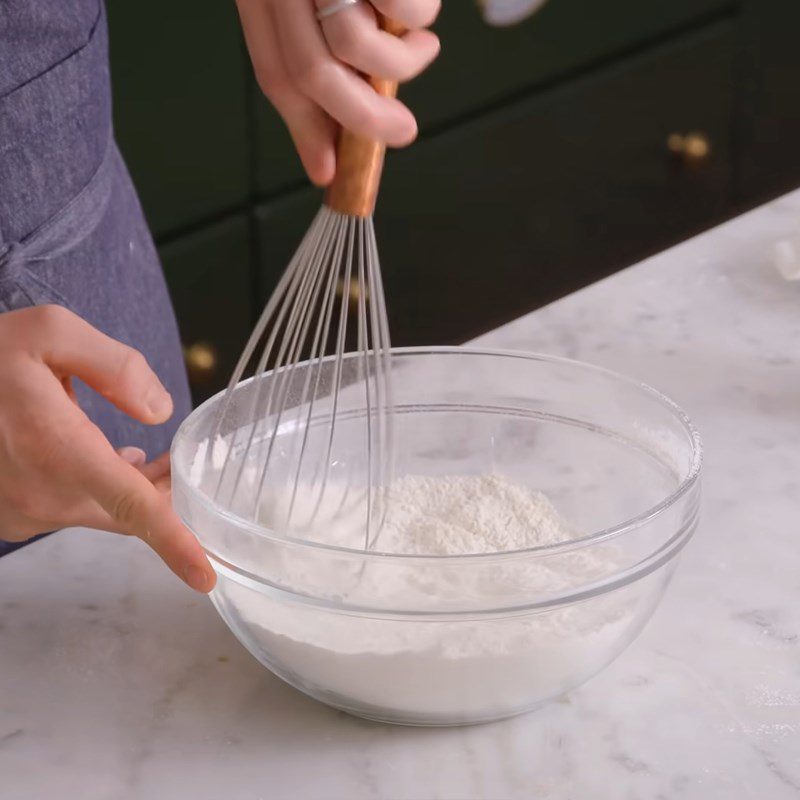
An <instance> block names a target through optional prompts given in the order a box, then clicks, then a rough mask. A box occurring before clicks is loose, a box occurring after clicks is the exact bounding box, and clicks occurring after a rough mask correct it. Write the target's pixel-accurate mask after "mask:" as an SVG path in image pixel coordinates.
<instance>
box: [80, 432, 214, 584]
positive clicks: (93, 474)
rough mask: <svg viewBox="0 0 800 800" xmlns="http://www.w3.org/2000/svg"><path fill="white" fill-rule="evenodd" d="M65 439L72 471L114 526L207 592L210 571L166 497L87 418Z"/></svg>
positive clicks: (182, 577) (177, 573) (176, 572)
mask: <svg viewBox="0 0 800 800" xmlns="http://www.w3.org/2000/svg"><path fill="white" fill-rule="evenodd" d="M67 438H68V439H69V441H68V442H65V444H67V445H68V451H69V452H71V453H72V454H73V455H72V458H71V459H70V460H71V463H72V468H73V470H74V474H75V475H76V477H77V479H78V480H79V482H80V484H81V485H82V486H83V487H84V488H85V490H86V491H87V492H88V493H89V494H90V495H91V497H92V498H94V500H95V501H96V502H97V504H98V505H99V506H100V507H101V508H102V509H103V510H104V511H105V512H106V514H108V516H109V517H111V519H112V520H113V522H114V524H115V527H117V529H118V530H121V531H123V532H125V533H129V534H133V535H135V536H138V537H139V538H140V539H142V540H143V541H144V542H145V543H146V544H148V545H149V546H150V547H152V548H153V550H155V551H156V553H158V555H159V556H160V557H161V558H162V559H163V561H164V562H165V563H166V565H167V566H168V567H169V568H170V569H171V570H172V571H173V572H174V573H175V574H176V575H177V576H178V577H179V578H181V579H182V580H183V581H185V582H186V583H187V584H188V585H189V586H191V587H192V588H193V589H195V590H197V591H199V592H208V591H210V590H211V589H212V588H213V587H214V584H215V582H216V576H215V574H214V570H213V569H212V567H211V564H210V563H209V561H208V559H207V558H206V555H205V553H204V551H203V548H202V547H201V545H200V543H199V542H198V541H197V539H196V538H195V537H194V536H193V535H192V533H191V532H190V531H189V530H188V529H187V528H186V527H185V526H184V525H183V524H182V523H181V521H180V519H179V518H178V516H177V514H176V513H175V512H174V510H173V509H172V506H171V504H170V503H169V500H168V498H167V497H166V496H165V495H164V494H162V493H161V492H159V491H158V490H157V489H156V488H155V487H154V486H153V484H152V483H151V482H150V481H149V480H148V479H147V478H146V477H145V476H144V475H142V473H141V472H139V470H137V469H136V468H135V467H132V466H131V465H130V464H127V463H125V462H124V461H123V460H122V459H121V458H119V457H118V456H117V455H116V453H114V451H113V450H112V449H111V448H110V447H109V445H108V442H107V441H106V439H105V437H104V436H103V435H102V433H101V432H100V431H99V429H97V428H96V427H95V426H94V425H93V424H92V423H91V422H89V421H88V420H87V419H86V418H85V417H84V419H83V420H82V421H80V420H79V421H76V424H75V425H74V426H73V429H72V431H71V432H70V434H69V435H68V437H67Z"/></svg>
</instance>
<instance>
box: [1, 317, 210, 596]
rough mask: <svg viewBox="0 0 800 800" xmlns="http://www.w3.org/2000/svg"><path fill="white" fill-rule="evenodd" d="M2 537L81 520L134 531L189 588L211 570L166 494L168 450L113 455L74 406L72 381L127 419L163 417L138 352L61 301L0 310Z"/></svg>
mask: <svg viewBox="0 0 800 800" xmlns="http://www.w3.org/2000/svg"><path fill="white" fill-rule="evenodd" d="M0 364H1V365H2V369H3V376H2V380H0V539H6V540H9V541H24V540H25V539H28V538H30V537H31V536H35V535H36V534H38V533H44V532H46V531H52V530H56V529H58V528H65V527H70V526H76V525H80V526H85V527H89V528H98V529H101V530H109V531H115V532H117V533H123V534H128V535H132V536H138V537H139V538H140V539H142V540H143V541H144V542H146V543H147V544H148V545H149V546H150V547H152V548H153V550H155V551H156V553H158V555H159V556H161V558H162V559H163V560H164V561H165V562H166V564H167V566H168V567H169V568H170V569H171V570H172V571H173V572H174V573H175V574H176V575H178V577H180V578H181V579H182V580H184V581H185V582H186V583H187V584H189V586H191V587H192V588H193V589H196V590H197V591H200V592H208V591H210V590H211V589H212V588H213V586H214V583H215V580H216V577H215V574H214V570H213V569H212V568H211V565H210V564H209V562H208V559H207V558H206V556H205V553H204V552H203V549H202V547H201V546H200V544H199V543H198V541H197V540H196V539H195V537H194V536H193V535H192V534H191V533H190V532H189V531H188V530H187V529H186V528H185V527H184V526H183V525H182V524H181V522H180V520H179V519H178V517H177V515H176V514H175V512H174V511H173V510H172V505H171V502H170V496H169V461H168V458H167V456H166V455H165V456H163V457H162V458H160V459H158V460H156V461H154V462H152V463H150V464H145V463H144V453H143V452H142V451H141V450H139V449H138V448H123V449H122V450H120V451H119V452H116V451H115V450H114V449H113V448H112V447H111V445H110V444H109V442H108V440H107V439H106V437H105V436H104V435H103V433H102V432H101V431H100V430H99V428H97V427H96V426H95V425H94V424H93V423H92V422H91V421H90V420H89V418H88V417H87V416H86V415H85V414H84V413H83V411H81V409H80V408H79V406H78V404H77V402H76V400H75V395H74V393H73V390H72V385H71V378H72V376H75V377H77V378H80V379H81V380H83V381H85V382H86V383H87V384H88V385H89V386H91V387H92V388H93V389H94V390H96V391H97V392H99V393H100V394H101V395H103V397H105V398H107V399H108V400H109V401H111V402H112V403H114V405H116V406H117V407H118V408H119V409H121V410H122V411H124V412H125V413H127V414H129V415H130V416H131V417H133V418H134V419H137V420H139V421H141V422H144V423H145V424H148V425H157V424H159V423H162V422H165V421H166V420H167V419H169V417H170V416H171V414H172V400H171V398H170V396H169V394H168V393H167V391H166V389H164V387H163V386H162V385H161V383H160V381H159V380H158V378H157V377H156V375H155V373H154V372H153V371H152V370H151V369H150V367H149V366H148V365H147V362H146V361H145V359H144V357H143V356H142V355H141V354H140V353H138V352H137V351H136V350H133V349H131V348H130V347H127V346H125V345H124V344H121V343H120V342H117V341H115V340H114V339H110V338H109V337H108V336H105V335H104V334H102V333H100V332H99V331H97V330H95V329H94V328H93V327H91V325H89V324H88V323H86V322H84V321H83V320H82V319H80V318H79V317H77V316H76V315H75V314H73V313H72V312H70V311H67V310H66V309H64V308H61V307H60V306H38V307H35V308H26V309H21V310H19V311H9V312H5V313H2V314H0Z"/></svg>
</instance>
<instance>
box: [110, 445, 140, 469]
mask: <svg viewBox="0 0 800 800" xmlns="http://www.w3.org/2000/svg"><path fill="white" fill-rule="evenodd" d="M117 455H118V456H119V457H120V458H121V459H122V460H123V461H124V462H125V463H127V464H130V465H131V466H132V467H143V466H144V464H145V462H146V461H147V455H146V454H145V452H144V450H142V449H141V447H120V448H119V449H118V450H117Z"/></svg>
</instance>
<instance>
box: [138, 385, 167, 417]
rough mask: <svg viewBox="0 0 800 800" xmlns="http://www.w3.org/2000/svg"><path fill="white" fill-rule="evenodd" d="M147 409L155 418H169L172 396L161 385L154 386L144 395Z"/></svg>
mask: <svg viewBox="0 0 800 800" xmlns="http://www.w3.org/2000/svg"><path fill="white" fill-rule="evenodd" d="M144 402H145V405H146V406H147V410H148V411H149V412H150V413H151V414H152V415H153V416H154V417H155V418H156V419H169V417H170V416H171V414H172V398H171V397H170V396H169V394H168V392H167V391H166V390H165V389H162V388H161V387H158V386H154V387H153V388H152V389H151V390H150V391H149V392H148V393H147V396H146V397H145V400H144Z"/></svg>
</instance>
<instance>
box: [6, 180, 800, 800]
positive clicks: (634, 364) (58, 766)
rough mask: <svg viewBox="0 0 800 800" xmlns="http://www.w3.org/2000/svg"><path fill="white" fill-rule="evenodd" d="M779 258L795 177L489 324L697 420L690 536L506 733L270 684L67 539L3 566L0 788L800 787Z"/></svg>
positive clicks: (135, 569)
mask: <svg viewBox="0 0 800 800" xmlns="http://www.w3.org/2000/svg"><path fill="white" fill-rule="evenodd" d="M779 241H782V242H783V243H782V244H779V245H777V249H776V242H779ZM793 248H794V250H795V251H797V254H798V258H800V192H796V193H794V194H791V195H788V196H786V197H784V198H781V199H779V200H777V201H775V202H773V203H771V204H769V205H767V206H764V207H762V208H760V209H758V210H756V211H754V212H752V213H750V214H747V215H745V216H743V217H740V218H739V219H737V220H734V221H732V222H730V223H728V224H726V225H723V226H722V227H720V228H718V229H715V230H713V231H711V232H708V233H706V234H704V235H702V236H700V237H699V238H697V239H694V240H692V241H689V242H686V243H684V244H682V245H680V246H678V247H676V248H674V249H672V250H669V251H667V252H665V253H663V254H661V255H659V256H656V257H655V258H652V259H649V260H648V261H645V262H643V263H642V264H639V265H637V266H635V267H632V268H630V269H628V270H626V271H624V272H622V273H619V274H617V275H615V276H613V277H611V278H609V279H607V280H605V281H602V282H600V283H598V284H595V285H593V286H591V287H589V288H587V289H585V290H583V291H581V292H578V293H576V294H574V295H571V296H570V297H567V298H565V299H563V300H561V301H559V302H557V303H555V304H553V305H551V306H549V307H547V308H545V309H542V310H540V311H537V312H535V313H533V314H530V315H529V316H526V317H524V318H521V319H519V320H516V321H515V322H513V323H511V324H509V325H507V326H505V327H503V328H501V329H499V330H497V331H494V332H492V333H491V334H488V335H487V336H485V337H483V338H482V339H481V340H480V342H481V343H482V344H485V345H491V346H497V347H507V348H520V349H525V350H537V351H542V352H547V353H555V354H562V355H566V356H571V357H574V358H579V359H583V360H587V361H591V362H595V363H597V364H601V365H605V366H608V367H611V368H613V369H617V370H620V371H623V372H626V373H629V374H632V375H634V376H636V377H638V378H641V379H642V380H644V381H647V382H648V383H651V384H652V385H654V386H656V387H658V388H659V389H661V390H663V391H664V392H666V393H667V394H669V395H671V396H672V397H673V398H674V399H675V400H676V401H677V402H678V403H680V404H681V405H682V406H683V407H684V408H685V409H686V410H687V411H688V413H689V414H690V416H691V417H692V418H693V419H694V421H695V422H696V424H697V425H698V427H699V428H700V431H701V433H702V434H703V437H704V440H705V447H706V461H705V478H704V489H705V497H704V508H703V518H702V521H701V526H700V530H699V532H698V534H697V536H696V538H695V539H694V541H693V542H692V543H691V544H690V546H689V547H688V548H687V550H686V551H685V553H684V554H683V563H682V565H681V568H680V569H679V571H678V574H677V576H676V578H675V580H674V582H673V583H672V585H671V587H670V589H669V591H668V593H667V596H666V598H665V600H664V602H663V604H662V605H661V607H660V608H659V609H658V611H657V612H656V614H655V616H654V618H653V619H652V621H651V622H650V624H649V625H648V627H647V628H646V630H645V631H644V633H643V634H642V635H641V636H640V637H639V639H638V640H637V641H636V642H634V644H633V645H632V646H631V647H630V648H629V649H628V650H627V651H626V652H625V653H624V654H623V655H622V656H621V657H620V658H619V659H618V660H617V661H616V662H615V663H614V664H612V665H611V666H610V667H609V668H608V669H606V670H605V671H604V672H603V673H602V674H601V675H599V676H597V677H596V678H594V679H593V680H591V681H590V682H589V683H588V684H586V685H585V686H583V687H582V688H580V689H578V690H577V691H574V692H573V693H572V694H571V695H569V696H568V697H567V698H565V699H564V700H562V701H560V702H555V703H553V704H551V705H549V706H547V707H545V708H543V709H541V710H539V711H537V712H535V713H532V714H529V715H527V716H522V717H518V718H516V719H511V720H507V721H504V722H500V723H494V724H490V725H484V726H479V727H471V728H455V729H441V730H435V729H431V730H421V729H406V728H396V727H390V726H382V725H378V724H372V723H367V722H364V721H361V720H358V719H354V718H351V717H348V716H347V715H345V714H342V713H339V712H336V711H333V710H331V709H328V708H326V707H325V706H322V705H319V704H318V703H316V702H314V701H313V700H310V699H308V698H306V697H305V696H303V695H302V694H300V693H298V692H296V691H294V690H293V689H291V688H289V687H288V686H286V685H284V684H283V683H282V682H281V681H280V680H278V679H277V678H274V677H273V676H272V675H271V674H270V673H268V672H267V671H266V670H264V669H263V668H262V667H261V666H259V665H258V663H256V661H255V660H254V659H253V658H252V657H251V656H250V655H248V653H246V652H245V650H244V649H243V648H242V647H240V646H239V644H238V643H237V642H236V640H235V639H234V638H233V635H232V634H231V633H229V631H228V630H227V628H226V627H225V626H224V624H223V623H222V621H221V620H220V619H219V617H218V616H217V614H216V612H215V611H214V610H213V608H212V606H211V604H210V603H209V602H208V601H207V600H205V599H203V598H200V597H197V596H194V595H193V594H192V593H191V592H189V590H187V589H184V588H183V587H182V586H181V585H180V584H179V583H178V582H177V581H175V580H174V579H173V578H172V576H171V575H170V574H169V573H168V572H167V570H165V569H163V568H162V566H161V565H160V563H159V562H158V561H157V559H156V558H155V556H153V555H152V554H151V553H150V552H149V551H148V550H147V549H146V548H145V547H143V546H140V545H139V544H138V543H136V542H133V541H130V540H126V539H123V538H121V537H116V536H112V535H108V534H102V533H91V532H88V531H69V532H65V533H62V534H58V535H56V536H53V537H51V538H49V539H47V540H45V541H42V542H40V543H37V544H35V545H33V546H31V547H29V548H25V549H23V550H22V551H20V552H18V553H15V554H13V555H11V556H8V557H7V558H4V559H2V560H0V798H2V800H43V799H44V798H51V797H59V798H62V797H63V798H79V799H80V800H138V799H139V798H141V799H142V800H144V799H145V798H146V799H147V800H151V799H156V798H170V800H180V799H181V798H192V800H259V798H264V800H267V799H268V800H317V799H318V800H340V799H341V800H345V799H346V800H362V799H364V800H366V799H367V798H385V799H386V800H433V799H434V798H440V799H441V800H462V799H466V798H470V799H475V800H478V799H480V798H486V799H488V800H512V799H514V798H526V800H527V799H529V798H534V797H541V798H558V799H559V800H567V799H569V800H578V799H580V800H583V798H592V800H603V799H604V798H609V799H611V798H613V800H648V799H652V800H663V799H665V798H668V799H669V800H673V798H674V799H675V800H683V799H684V798H685V799H687V800H694V799H695V798H697V800H708V799H709V798H713V799H714V800H731V798H758V800H761V799H762V798H770V800H789V799H790V798H794V799H796V798H798V797H800V281H797V282H792V281H789V280H787V279H786V278H785V277H782V275H781V274H780V272H779V271H778V270H777V269H776V268H775V263H774V261H775V257H776V254H777V256H778V257H779V258H780V259H782V262H783V263H784V267H785V268H787V269H788V268H791V260H792V258H791V254H792V250H793ZM526 279H527V280H535V272H533V271H532V272H531V273H529V274H528V276H527V277H526Z"/></svg>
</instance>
